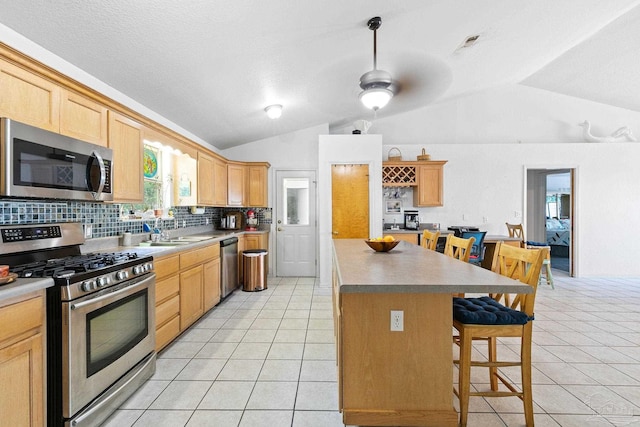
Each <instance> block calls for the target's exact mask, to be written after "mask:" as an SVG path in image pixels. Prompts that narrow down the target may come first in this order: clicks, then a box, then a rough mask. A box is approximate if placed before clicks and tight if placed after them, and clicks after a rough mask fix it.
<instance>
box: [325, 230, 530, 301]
mask: <svg viewBox="0 0 640 427" xmlns="http://www.w3.org/2000/svg"><path fill="white" fill-rule="evenodd" d="M333 248H334V259H335V260H336V261H337V264H338V265H337V267H338V268H337V272H338V275H339V280H340V283H341V286H340V293H457V292H465V293H483V294H486V293H490V292H496V293H497V292H506V293H531V292H532V288H531V287H530V286H528V285H525V284H523V283H520V282H518V281H515V280H513V279H509V278H506V277H504V276H500V275H499V274H496V273H494V272H492V271H490V270H486V269H484V268H480V267H478V266H474V265H472V264H468V263H465V262H462V261H459V260H456V259H453V258H450V257H448V256H445V255H443V254H441V253H439V252H435V251H431V250H428V249H424V248H422V247H420V246H417V245H413V244H411V243H407V242H400V243H399V244H398V246H396V247H395V248H394V249H392V250H391V251H390V252H375V251H373V250H372V249H371V248H369V247H368V246H367V245H366V243H365V242H364V241H363V240H362V239H336V240H333Z"/></svg>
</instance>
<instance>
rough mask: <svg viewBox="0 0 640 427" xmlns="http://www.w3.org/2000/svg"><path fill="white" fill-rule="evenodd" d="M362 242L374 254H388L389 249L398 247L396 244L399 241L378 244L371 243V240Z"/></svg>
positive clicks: (375, 242) (376, 242)
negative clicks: (374, 252)
mask: <svg viewBox="0 0 640 427" xmlns="http://www.w3.org/2000/svg"><path fill="white" fill-rule="evenodd" d="M364 242H365V243H366V244H367V245H369V247H370V248H371V249H373V250H374V251H376V252H389V251H390V250H391V249H393V248H395V247H396V246H398V243H400V240H394V241H393V242H378V241H372V240H365V241H364Z"/></svg>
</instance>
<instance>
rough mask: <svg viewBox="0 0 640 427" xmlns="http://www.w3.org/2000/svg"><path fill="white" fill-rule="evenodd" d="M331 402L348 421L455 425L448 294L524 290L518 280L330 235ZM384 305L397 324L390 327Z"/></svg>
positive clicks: (421, 252) (419, 251)
mask: <svg viewBox="0 0 640 427" xmlns="http://www.w3.org/2000/svg"><path fill="white" fill-rule="evenodd" d="M333 247H334V252H333V308H334V322H335V324H334V326H335V333H336V345H337V354H338V356H337V358H338V385H339V397H338V398H339V408H340V410H341V411H342V414H343V422H344V423H345V424H348V425H375V426H397V425H403V426H438V427H442V426H451V427H453V426H456V425H457V424H458V416H457V412H456V411H455V409H454V406H453V392H452V384H453V383H452V380H453V358H452V347H451V346H452V338H451V337H452V324H453V316H452V307H451V302H452V301H451V300H452V294H453V293H458V292H467V293H488V292H508V293H514V292H521V293H526V292H530V288H529V287H528V286H526V285H523V284H521V283H520V282H517V281H514V280H511V279H507V278H505V277H502V276H500V275H497V274H495V273H493V272H491V271H488V270H485V269H483V268H479V267H477V266H473V265H470V264H467V263H463V262H461V261H458V260H455V259H453V258H449V257H447V256H444V255H443V254H440V253H437V252H434V251H430V250H427V249H423V248H422V247H420V246H416V245H412V244H410V243H406V242H400V243H399V244H398V246H396V248H395V249H393V250H392V251H390V252H386V253H383V252H374V251H373V250H371V249H370V248H369V247H368V246H367V245H366V244H365V243H364V241H363V240H361V239H345V240H334V241H333ZM391 310H400V311H402V312H403V317H404V321H403V330H402V331H391V330H390V324H391Z"/></svg>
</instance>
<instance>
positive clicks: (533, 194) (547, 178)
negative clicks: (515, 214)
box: [526, 168, 576, 277]
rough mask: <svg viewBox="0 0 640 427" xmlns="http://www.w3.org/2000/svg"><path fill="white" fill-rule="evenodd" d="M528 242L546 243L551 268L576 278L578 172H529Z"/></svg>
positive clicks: (528, 170)
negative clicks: (548, 247)
mask: <svg viewBox="0 0 640 427" xmlns="http://www.w3.org/2000/svg"><path fill="white" fill-rule="evenodd" d="M526 214H527V216H526V226H527V227H526V234H527V235H526V239H527V240H534V241H536V242H546V243H547V244H548V245H549V246H550V248H551V268H553V269H555V270H561V271H564V272H566V273H567V274H569V275H570V276H572V277H573V276H575V259H574V255H575V240H576V239H575V216H576V212H575V169H572V168H566V169H527V213H526Z"/></svg>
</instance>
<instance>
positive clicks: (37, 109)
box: [0, 59, 61, 132]
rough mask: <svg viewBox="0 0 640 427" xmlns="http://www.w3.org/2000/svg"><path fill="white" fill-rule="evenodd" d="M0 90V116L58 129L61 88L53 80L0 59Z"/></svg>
mask: <svg viewBox="0 0 640 427" xmlns="http://www.w3.org/2000/svg"><path fill="white" fill-rule="evenodd" d="M0 93H1V94H2V96H0V116H2V117H8V118H10V119H13V120H17V121H19V122H22V123H27V124H29V125H32V126H36V127H39V128H42V129H47V130H50V131H52V132H59V130H60V125H59V124H60V95H61V89H60V87H59V86H57V85H56V84H55V83H53V82H51V81H49V80H47V79H44V78H42V77H40V76H38V75H36V74H34V73H32V72H30V71H27V70H25V69H24V68H22V67H19V66H17V65H14V64H13V63H11V62H9V61H5V60H3V59H0Z"/></svg>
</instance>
